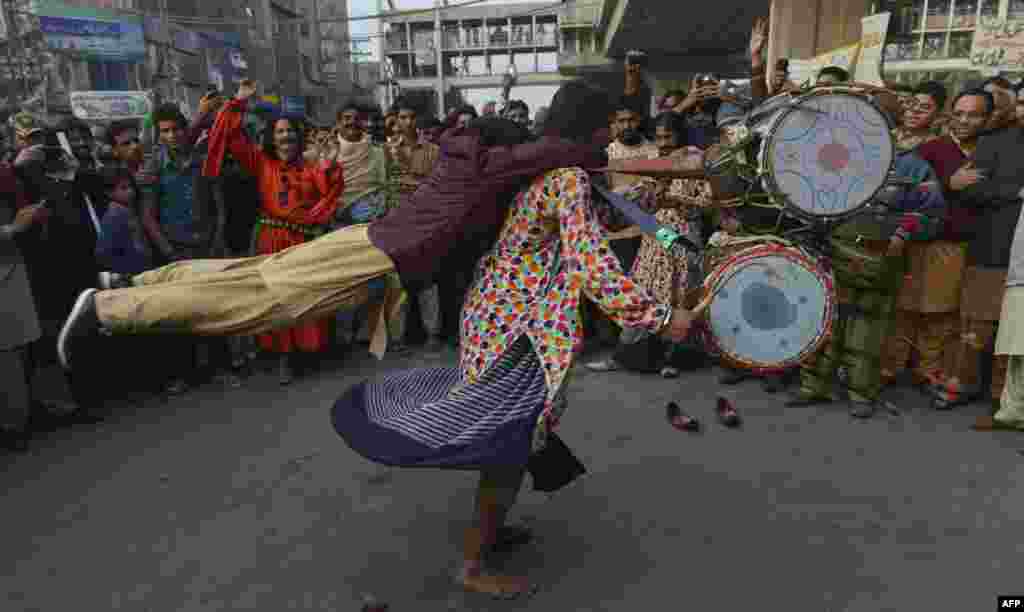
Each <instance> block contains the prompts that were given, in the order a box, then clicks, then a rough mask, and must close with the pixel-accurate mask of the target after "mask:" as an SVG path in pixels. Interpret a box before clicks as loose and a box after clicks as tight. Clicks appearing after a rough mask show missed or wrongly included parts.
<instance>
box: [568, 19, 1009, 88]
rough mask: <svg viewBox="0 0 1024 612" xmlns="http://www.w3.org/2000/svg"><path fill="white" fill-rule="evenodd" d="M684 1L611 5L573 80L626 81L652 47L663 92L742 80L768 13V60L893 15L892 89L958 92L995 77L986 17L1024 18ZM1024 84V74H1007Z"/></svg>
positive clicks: (801, 55)
mask: <svg viewBox="0 0 1024 612" xmlns="http://www.w3.org/2000/svg"><path fill="white" fill-rule="evenodd" d="M679 9H680V7H679V5H678V4H676V3H666V2H659V1H657V0H603V1H602V2H600V3H599V7H598V9H597V16H596V17H595V24H596V27H595V30H594V31H593V33H592V34H585V35H584V36H585V37H586V38H584V39H583V40H587V41H592V42H590V44H589V45H584V46H583V47H584V49H585V51H583V52H582V53H579V56H578V57H577V58H576V59H575V60H574V61H566V62H565V65H566V66H567V67H571V71H572V73H573V74H588V73H589V74H591V75H593V78H607V77H608V74H609V73H611V74H612V75H614V76H613V78H615V79H618V78H621V73H622V63H621V59H622V58H623V57H624V55H625V52H626V51H627V50H629V49H640V50H643V51H647V52H648V54H649V55H650V57H651V61H650V70H649V74H650V76H651V78H652V81H653V82H652V85H654V88H655V90H656V91H658V92H663V91H664V90H665V89H667V88H670V87H679V86H683V87H685V86H687V84H688V83H689V79H690V78H691V77H692V76H693V75H694V74H695V73H697V72H712V73H716V74H719V75H721V76H724V77H741V76H743V75H745V73H746V71H747V70H748V66H747V63H748V61H747V42H748V39H749V35H750V28H751V25H752V24H753V21H754V19H755V18H757V17H760V16H768V17H769V19H770V26H771V34H770V40H769V45H768V61H769V63H770V65H771V64H774V62H775V61H776V60H777V59H779V58H793V59H808V58H811V57H814V56H816V55H819V54H822V53H825V52H827V51H830V50H833V49H836V48H839V47H843V46H846V45H850V44H853V43H856V42H858V41H859V40H860V29H861V19H862V18H863V17H865V16H868V15H872V14H876V13H880V12H891V13H892V19H891V22H890V26H889V32H888V36H887V39H886V45H885V57H884V64H883V75H884V77H885V79H886V80H887V81H888V82H890V83H917V82H920V81H923V80H938V81H941V82H943V83H945V84H946V86H947V88H948V89H949V90H950V91H956V90H959V89H961V88H962V87H963V86H964V85H965V84H967V83H970V82H972V81H977V80H979V79H982V78H984V77H986V76H991V75H992V72H991V71H987V70H984V69H981V68H979V66H978V65H976V64H974V63H972V61H971V57H970V56H971V53H972V45H973V43H974V37H975V33H976V32H977V31H978V29H979V27H980V26H981V24H982V22H983V21H985V20H995V21H1004V20H1009V21H1014V20H1020V21H1024V0H719V1H718V2H715V3H712V4H707V5H701V7H700V9H699V11H697V10H696V9H694V11H693V19H688V18H687V19H680V17H687V15H685V14H684V13H680V12H679ZM1007 76H1009V77H1011V79H1016V78H1017V77H1019V76H1021V75H1020V74H1014V73H1010V74H1009V75H1007Z"/></svg>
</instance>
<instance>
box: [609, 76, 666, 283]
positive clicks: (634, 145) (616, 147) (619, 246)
mask: <svg viewBox="0 0 1024 612" xmlns="http://www.w3.org/2000/svg"><path fill="white" fill-rule="evenodd" d="M644 121H645V118H644V116H643V115H641V114H640V112H639V111H638V110H637V109H636V108H635V100H633V99H632V98H631V97H629V96H623V97H622V98H621V99H620V100H619V103H618V105H617V107H616V109H615V124H614V129H615V141H614V142H612V143H611V144H609V145H608V160H609V161H618V160H628V159H654V158H656V157H658V147H656V146H655V145H654V143H651V142H649V141H648V140H647V139H646V138H644V134H643V132H642V131H641V127H642V126H643V124H644ZM644 180H645V177H643V176H638V175H632V174H623V173H621V172H613V173H611V174H609V175H608V182H609V187H611V189H612V191H615V192H618V193H624V192H626V191H628V190H629V189H630V188H632V187H633V186H634V185H636V184H638V183H640V182H642V181H644ZM609 239H610V240H612V241H613V242H612V246H613V247H614V248H615V249H616V254H618V256H619V259H620V260H621V261H622V265H623V266H624V267H626V268H627V269H628V268H629V267H630V266H631V265H632V262H633V258H634V257H636V252H637V250H638V249H639V248H640V233H639V231H638V230H637V228H636V227H629V228H626V229H625V230H623V231H621V232H616V233H615V234H612V235H611V236H609Z"/></svg>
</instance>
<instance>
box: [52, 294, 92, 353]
mask: <svg viewBox="0 0 1024 612" xmlns="http://www.w3.org/2000/svg"><path fill="white" fill-rule="evenodd" d="M99 331H100V319H99V316H97V314H96V289H86V290H85V291H83V292H82V293H81V294H80V295H79V296H78V299H77V300H75V305H74V307H72V309H71V314H70V315H68V318H67V320H66V321H64V327H62V328H61V330H60V335H59V336H57V357H58V358H59V359H60V365H61V367H63V368H64V369H65V370H70V369H71V360H72V358H73V356H74V352H75V349H76V347H78V346H81V344H82V342H81V341H82V340H86V339H89V338H92V337H95V336H97V335H98V334H99Z"/></svg>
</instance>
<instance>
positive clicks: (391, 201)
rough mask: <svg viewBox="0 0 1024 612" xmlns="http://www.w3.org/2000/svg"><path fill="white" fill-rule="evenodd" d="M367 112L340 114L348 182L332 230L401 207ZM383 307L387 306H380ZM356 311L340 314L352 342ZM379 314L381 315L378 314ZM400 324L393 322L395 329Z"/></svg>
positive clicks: (342, 331)
mask: <svg viewBox="0 0 1024 612" xmlns="http://www.w3.org/2000/svg"><path fill="white" fill-rule="evenodd" d="M363 116H364V115H363V110H362V109H361V108H360V107H359V106H358V105H357V104H356V103H354V102H347V103H345V104H343V105H342V107H341V109H340V110H339V111H338V123H337V127H336V133H337V142H336V143H335V147H336V149H335V150H334V151H333V152H334V154H335V157H334V159H335V160H336V161H338V162H339V163H340V164H341V168H342V174H343V178H344V183H345V191H344V192H343V193H342V196H341V202H340V203H339V206H338V210H337V211H336V212H335V215H334V221H333V223H332V227H334V228H341V227H348V226H350V225H357V224H361V223H369V222H371V221H373V220H375V219H379V218H380V217H383V216H384V215H385V214H386V213H387V212H388V211H390V210H391V209H393V208H394V207H395V205H396V204H397V197H396V194H395V190H394V189H391V186H390V185H389V183H388V166H389V160H388V157H387V154H386V153H385V151H384V147H382V146H380V145H377V144H374V143H372V142H371V140H370V136H369V135H368V134H367V133H366V130H365V129H364V128H363ZM379 307H383V304H382V303H380V304H379ZM354 314H355V313H354V312H352V311H347V310H346V311H341V312H339V313H338V316H337V322H338V325H339V329H338V336H339V337H340V338H341V339H342V340H343V341H344V342H346V343H348V342H350V341H351V340H352V338H351V336H352V335H353V333H354V332H355V330H354V329H352V323H353V318H354V317H353V315H354ZM377 314H379V313H377ZM395 325H396V323H395V322H392V328H394V327H395Z"/></svg>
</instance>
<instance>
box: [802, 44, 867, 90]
mask: <svg viewBox="0 0 1024 612" xmlns="http://www.w3.org/2000/svg"><path fill="white" fill-rule="evenodd" d="M859 51H860V43H857V44H854V45H850V46H848V47H841V48H839V49H835V50H833V51H829V52H828V53H822V54H821V55H819V56H817V57H815V58H813V59H808V60H796V59H793V60H789V80H790V81H793V82H794V83H796V84H797V85H802V84H803V83H804V82H805V81H810V83H811V85H813V84H814V81H815V80H816V79H817V78H818V72H820V71H821V69H822V68H825V67H826V66H837V67H839V68H842V69H843V70H846V71H847V72H849V73H851V74H852V73H853V72H854V66H856V65H857V54H858V52H859Z"/></svg>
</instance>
